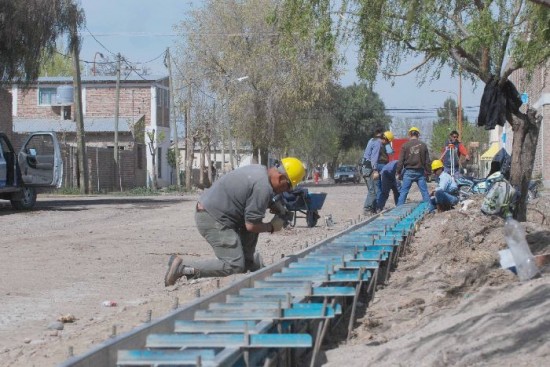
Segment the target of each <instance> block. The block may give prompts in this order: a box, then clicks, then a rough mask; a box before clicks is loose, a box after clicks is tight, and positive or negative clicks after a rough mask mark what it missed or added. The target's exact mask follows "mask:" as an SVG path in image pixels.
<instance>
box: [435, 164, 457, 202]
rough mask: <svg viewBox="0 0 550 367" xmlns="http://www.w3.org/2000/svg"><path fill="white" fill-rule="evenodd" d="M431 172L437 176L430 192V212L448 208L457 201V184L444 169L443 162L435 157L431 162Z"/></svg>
mask: <svg viewBox="0 0 550 367" xmlns="http://www.w3.org/2000/svg"><path fill="white" fill-rule="evenodd" d="M432 172H433V173H434V174H435V175H436V177H437V182H438V184H437V187H436V189H435V190H434V191H433V192H432V193H431V195H430V196H431V199H430V212H433V211H435V209H436V208H437V211H438V212H442V211H445V210H449V209H451V208H452V206H454V205H456V204H457V203H458V186H457V184H456V182H455V180H454V178H453V176H451V175H450V174H449V173H447V172H446V171H445V170H444V165H443V162H442V161H441V160H439V159H436V160H434V161H433V162H432Z"/></svg>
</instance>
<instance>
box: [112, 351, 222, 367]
mask: <svg viewBox="0 0 550 367" xmlns="http://www.w3.org/2000/svg"><path fill="white" fill-rule="evenodd" d="M197 357H200V359H201V362H202V363H203V364H204V363H205V364H206V365H212V362H214V360H215V359H216V351H214V350H213V349H199V350H197V349H195V350H176V351H165V350H121V351H119V352H118V357H117V362H118V365H119V366H151V365H162V366H182V365H194V364H195V363H196V362H197Z"/></svg>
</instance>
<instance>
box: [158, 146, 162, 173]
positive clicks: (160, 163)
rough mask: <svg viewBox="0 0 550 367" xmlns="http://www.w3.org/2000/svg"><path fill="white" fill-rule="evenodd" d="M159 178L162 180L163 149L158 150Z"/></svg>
mask: <svg viewBox="0 0 550 367" xmlns="http://www.w3.org/2000/svg"><path fill="white" fill-rule="evenodd" d="M157 177H158V178H162V148H160V147H159V148H157Z"/></svg>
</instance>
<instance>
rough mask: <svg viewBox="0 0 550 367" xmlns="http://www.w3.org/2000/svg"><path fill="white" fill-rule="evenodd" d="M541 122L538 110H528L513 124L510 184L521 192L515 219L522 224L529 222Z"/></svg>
mask: <svg viewBox="0 0 550 367" xmlns="http://www.w3.org/2000/svg"><path fill="white" fill-rule="evenodd" d="M541 121H542V117H541V116H537V111H536V110H534V109H528V110H527V113H526V114H518V115H516V116H514V117H513V121H512V122H511V125H512V129H513V131H514V141H513V144H512V167H511V171H510V183H511V184H512V186H514V187H515V188H516V189H519V190H520V196H519V199H518V202H517V203H516V208H515V210H514V213H513V214H514V218H515V219H516V220H518V221H520V222H525V221H526V220H527V192H528V188H529V181H530V180H531V175H532V173H533V162H534V161H535V154H536V151H537V141H538V138H539V131H540V124H541Z"/></svg>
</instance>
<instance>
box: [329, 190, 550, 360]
mask: <svg viewBox="0 0 550 367" xmlns="http://www.w3.org/2000/svg"><path fill="white" fill-rule="evenodd" d="M539 201H540V203H538V205H539V207H540V208H545V209H541V210H540V212H541V213H536V212H535V214H538V216H539V218H540V219H539V221H538V223H534V222H528V223H526V224H525V226H526V230H527V233H528V235H527V239H528V242H529V244H530V247H531V248H532V250H533V252H534V253H542V252H548V251H549V250H550V241H548V237H547V235H548V233H550V232H548V229H549V228H548V226H547V225H546V224H542V223H543V221H542V220H541V218H542V217H543V216H546V215H548V213H550V211H545V210H548V208H550V206H549V205H548V200H547V199H540V200H539ZM480 205H481V199H475V201H474V202H471V203H469V205H468V207H467V208H464V209H463V210H458V209H456V210H452V211H448V212H444V213H435V214H429V215H428V216H427V217H426V218H425V219H424V220H423V222H422V223H421V225H420V229H419V230H418V232H417V233H416V236H415V239H414V241H413V242H412V244H411V246H410V247H409V249H408V251H407V253H406V255H405V256H404V257H403V258H402V259H401V260H400V262H399V265H398V268H397V269H396V271H395V272H394V273H393V274H392V277H391V278H390V280H389V282H388V284H387V285H386V286H385V288H383V289H381V290H379V291H378V292H377V294H376V296H375V298H374V300H373V301H372V302H371V304H370V305H369V307H368V308H367V310H366V313H365V314H364V317H363V318H362V319H360V320H359V323H360V326H359V327H358V328H357V329H356V334H355V337H354V338H353V339H352V340H351V341H350V342H349V343H348V345H346V346H343V347H342V346H341V347H340V348H338V349H333V350H329V351H327V354H326V356H327V358H328V362H327V364H326V365H327V366H336V365H342V363H346V364H347V365H351V366H364V365H368V364H369V362H370V363H377V365H378V366H379V365H384V366H390V365H391V366H394V365H400V366H408V365H419V364H420V365H433V366H444V365H463V366H471V365H480V364H483V365H488V364H489V365H502V364H503V363H504V364H505V365H508V364H509V363H512V362H514V363H517V364H518V365H522V366H523V365H529V366H531V365H543V364H544V362H543V361H544V360H545V358H548V356H549V353H550V316H549V315H548V313H547V311H546V309H545V307H548V306H550V297H549V295H550V276H548V274H543V276H542V278H540V279H535V280H531V281H529V282H525V283H519V282H518V279H517V277H516V276H515V275H514V274H513V273H512V272H511V271H509V270H505V269H501V268H500V263H499V256H498V251H499V250H502V249H504V248H506V242H505V239H504V233H503V224H504V220H503V219H501V218H498V217H495V216H485V215H483V214H482V213H481V212H480Z"/></svg>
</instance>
